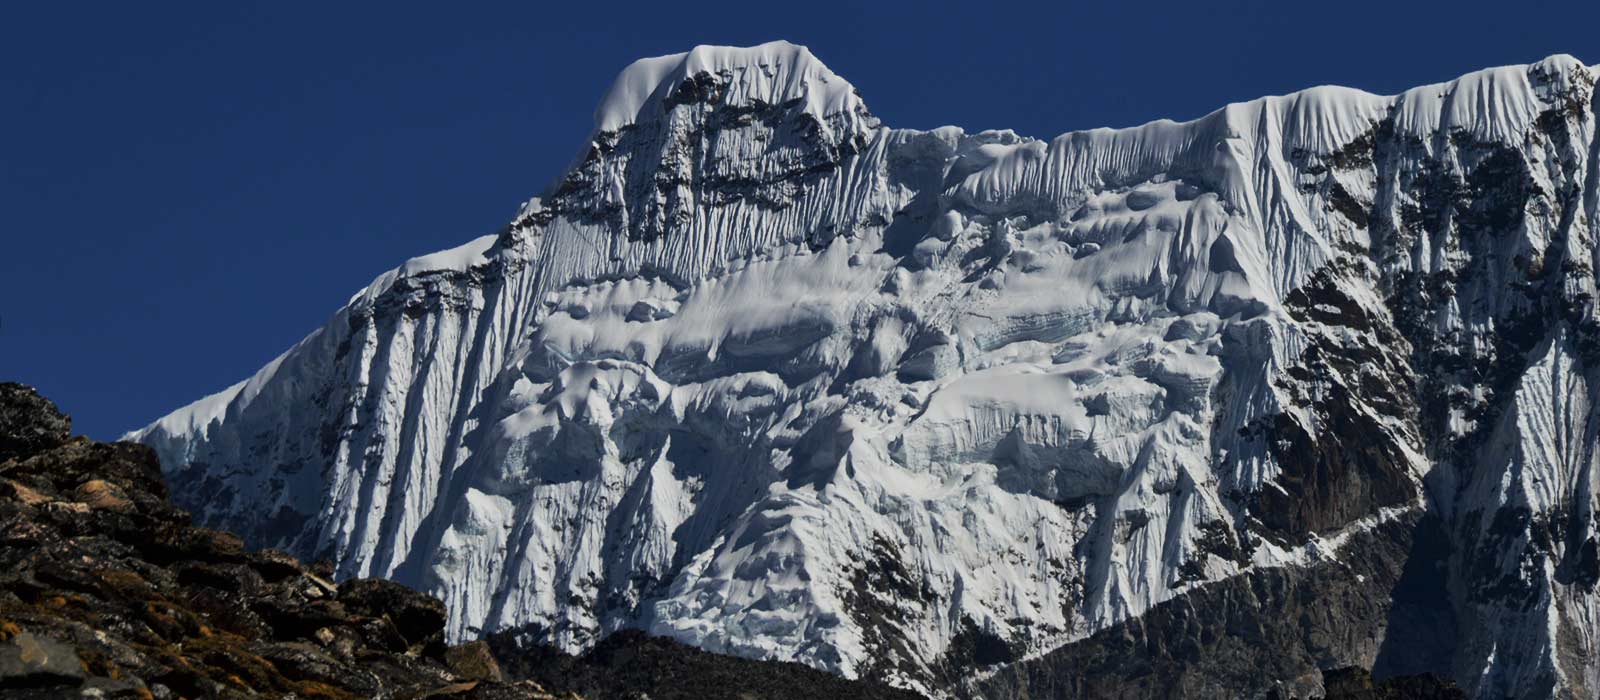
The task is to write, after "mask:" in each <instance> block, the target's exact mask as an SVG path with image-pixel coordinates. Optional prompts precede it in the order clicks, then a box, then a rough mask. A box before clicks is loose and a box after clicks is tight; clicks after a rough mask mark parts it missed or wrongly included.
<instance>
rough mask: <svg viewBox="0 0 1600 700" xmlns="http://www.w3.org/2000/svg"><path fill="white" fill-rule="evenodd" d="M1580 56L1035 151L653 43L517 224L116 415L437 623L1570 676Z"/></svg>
mask: <svg viewBox="0 0 1600 700" xmlns="http://www.w3.org/2000/svg"><path fill="white" fill-rule="evenodd" d="M1597 73H1600V71H1597V70H1596V69H1591V68H1587V67H1585V66H1584V65H1583V64H1581V63H1579V62H1578V61H1577V60H1575V59H1573V58H1571V57H1567V56H1556V57H1551V58H1548V59H1545V60H1544V61H1541V62H1539V63H1536V64H1532V65H1528V66H1514V67H1507V68H1497V69H1492V70H1487V71H1482V72H1478V73H1473V74H1470V75H1467V76H1464V77H1462V78H1460V79H1458V80H1455V81H1452V82H1449V83H1443V84H1439V85H1432V86H1427V87H1421V88H1417V89H1414V90H1410V91H1408V92H1406V93H1404V94H1401V95H1398V96H1390V97H1383V96H1376V95H1370V94H1366V93H1363V92H1360V91H1356V90H1350V89H1343V88H1332V87H1321V88H1314V89H1311V90H1307V91H1304V92H1300V93H1296V94H1293V95H1288V96H1283V97H1269V98H1263V99H1260V100H1256V101H1253V102H1248V103H1242V104H1234V105H1229V106H1228V107H1225V108H1223V109H1221V110H1219V111H1217V112H1214V113H1212V114H1210V115H1208V116H1206V117H1203V118H1201V119H1198V120H1195V121H1192V122H1187V123H1174V122H1166V121H1163V122H1155V123H1151V124H1147V125H1145V126H1141V127H1137V128H1132V129H1121V130H1109V129H1097V130H1093V131H1086V132H1073V133H1068V134H1064V135H1062V136H1059V137H1056V138H1055V139H1052V140H1050V141H1039V140H1035V139H1031V138H1027V137H1023V136H1019V135H1017V134H1015V133H1012V132H1010V131H985V132H981V133H976V134H968V133H964V132H963V131H961V130H959V129H956V128H953V127H945V128H941V129H935V130H932V131H915V130H903V129H893V128H890V127H887V126H884V125H882V124H880V123H879V121H878V120H877V119H876V118H874V117H873V116H872V114H871V113H870V112H869V111H868V110H867V108H866V106H865V103H864V102H863V101H862V100H861V98H860V97H859V96H858V95H857V93H856V91H855V90H854V88H853V87H851V85H850V84H849V83H847V82H846V81H844V80H843V79H842V78H840V77H839V76H837V75H834V74H833V73H832V72H831V71H829V70H828V69H827V68H826V67H824V66H823V65H822V64H821V63H820V62H819V61H818V60H816V59H815V58H814V57H813V56H812V55H811V54H810V52H809V51H807V50H806V49H804V48H800V47H796V46H793V45H790V44H786V43H781V42H780V43H774V44H766V45H763V46H758V47H754V48H747V49H732V48H712V47H701V48H697V49H695V50H693V51H690V52H688V53H685V54H679V55H675V56H667V57H663V58H656V59H647V60H643V61H639V62H638V63H635V64H633V65H632V66H630V67H628V68H627V69H626V70H624V71H623V73H622V74H621V76H619V77H618V79H617V81H616V84H615V85H614V86H613V87H612V89H611V91H610V92H609V93H608V95H607V97H606V98H605V100H604V102H603V103H602V105H601V107H600V108H599V110H598V111H597V112H596V119H595V121H596V128H595V131H594V134H593V136H592V138H591V141H590V143H589V144H588V146H587V147H586V148H585V150H584V151H583V153H582V155H581V156H580V157H579V158H578V159H577V160H576V161H575V163H574V164H573V165H572V166H571V168H570V169H569V170H568V171H567V172H566V173H565V174H564V175H563V176H562V177H561V178H560V179H559V181H558V182H557V183H556V184H554V185H553V186H551V187H550V188H549V189H548V190H547V191H546V192H545V193H544V194H543V195H542V196H540V197H538V198H535V199H533V200H531V201H529V202H528V203H527V204H525V205H524V206H523V207H522V208H521V210H520V211H519V212H518V214H517V216H516V217H515V219H514V220H513V221H512V222H511V223H510V224H509V225H508V226H507V227H506V228H505V229H504V230H502V231H501V232H500V233H498V234H496V235H492V236H487V237H484V238H481V239H478V240H477V241H474V242H472V243H469V244H467V245H465V246H463V247H461V248H457V249H454V250H450V251H445V252H441V253H436V254H433V255H429V256H425V257H421V258H416V259H414V260H411V261H409V262H407V263H406V264H404V265H403V266H401V267H400V268H398V269H396V270H394V271H392V272H390V273H388V274H385V275H383V276H381V277H380V278H378V279H377V280H375V281H374V282H373V283H372V284H371V285H370V286H368V287H367V288H366V289H364V290H362V291H361V292H359V293H357V294H356V295H355V296H354V297H353V298H352V299H351V300H350V301H349V302H348V303H347V304H346V305H345V306H344V307H343V308H342V309H340V310H339V312H338V313H337V314H335V315H334V317H333V318H332V319H331V320H330V321H329V322H328V323H327V324H326V325H324V326H323V327H322V328H320V329H318V330H316V331H314V332H313V333H312V334H311V335H309V336H308V337H307V338H306V339H305V340H303V341H301V342H300V343H299V344H298V345H296V346H295V347H294V348H291V349H290V350H289V351H288V352H286V353H284V354H283V355H282V356H280V357H279V358H278V359H277V360H275V361H273V362H272V363H271V364H269V365H268V366H267V367H265V368H263V369H262V370H261V371H260V372H258V373H257V374H256V375H255V376H253V377H251V378H250V379H248V380H246V381H244V382H242V383H240V384H238V385H235V386H233V387H231V388H229V389H227V390H225V391H223V392H222V393H219V394H217V395H214V396H211V397H209V398H206V399H202V400H200V401H198V402H196V403H194V404H191V405H190V406H188V407H185V408H183V409H181V410H179V411H177V412H175V413H173V414H171V415H169V416H167V417H165V418H162V419H161V420H159V421H157V422H156V423H154V424H152V425H150V426H149V427H147V428H144V429H143V430H140V431H137V432H135V433H132V434H130V435H129V436H128V438H129V439H132V440H137V441H140V442H143V443H146V444H148V445H150V446H152V447H154V448H155V449H156V450H157V451H158V452H159V454H160V455H161V458H162V462H163V464H164V465H165V468H166V470H167V471H166V478H167V480H168V481H169V483H170V484H171V485H172V488H173V492H174V494H176V498H177V500H178V502H179V503H180V504H181V505H183V506H184V507H186V508H189V509H190V510H192V511H194V512H195V513H196V514H197V516H198V517H199V518H200V519H201V520H202V521H204V522H205V523H207V524H208V525H211V526H215V527H223V528H227V529H231V530H234V531H237V532H239V533H241V534H242V535H243V536H244V538H245V540H246V541H247V542H249V543H250V544H251V545H252V546H258V547H279V548H284V549H287V550H289V551H292V552H294V553H297V554H300V555H302V556H307V557H326V558H328V559H330V560H332V561H334V562H335V563H336V565H337V571H338V575H339V576H340V577H341V578H350V577H367V576H378V577H385V578H390V579H394V580H396V581H399V582H402V583H405V584H408V585H411V586H414V587H418V588H421V589H423V590H426V591H429V592H432V593H435V594H437V595H439V596H440V597H441V598H442V599H443V600H444V601H445V603H446V605H447V606H448V609H449V627H448V630H449V634H450V636H451V638H452V639H466V638H474V637H478V636H481V635H485V634H489V633H492V632H496V631H502V630H515V631H516V632H517V633H518V634H520V635H522V636H523V637H525V638H527V639H529V640H532V641H536V642H541V643H550V644H554V645H557V646H559V647H561V648H564V649H567V650H569V651H574V652H576V651H581V650H585V649H588V648H591V647H593V646H594V645H596V644H597V643H598V642H599V641H600V640H601V639H602V638H604V637H606V636H607V635H608V634H610V633H612V632H615V631H618V630H621V629H626V628H639V629H643V630H645V631H647V632H649V633H652V634H655V635H661V636H666V637H671V638H674V639H676V640H679V641H682V642H685V643H688V644H690V645H693V646H697V647H700V648H703V649H706V650H710V651H716V652H724V653H731V654H735V655H740V656H748V657H757V658H778V659H785V660H795V661H799V662H802V663H805V664H808V665H811V666H814V667H817V668H822V669H826V670H829V671H832V672H835V673H839V674H843V675H845V676H849V677H865V678H876V679H886V680H889V681H892V682H894V683H896V684H898V685H901V686H904V687H909V688H913V689H916V690H919V691H923V692H927V693H931V694H935V695H982V696H986V697H1007V696H1013V695H1015V696H1033V697H1040V696H1048V695H1051V694H1059V695H1069V696H1070V695H1090V696H1109V695H1117V694H1122V695H1126V696H1130V697H1142V696H1148V695H1150V694H1156V693H1160V694H1187V695H1194V696H1217V695H1220V696H1239V695H1252V694H1267V693H1279V694H1287V695H1295V696H1306V695H1314V694H1318V693H1321V692H1322V690H1323V688H1324V686H1325V681H1324V677H1323V674H1322V673H1321V671H1322V670H1324V669H1334V668H1339V667H1345V666H1360V667H1363V668H1371V669H1373V670H1374V672H1375V673H1376V674H1377V675H1379V676H1385V675H1409V674H1420V673H1431V674H1435V675H1438V676H1443V677H1447V678H1450V679H1453V680H1454V681H1455V682H1456V683H1457V684H1459V685H1460V686H1461V687H1462V688H1464V689H1465V690H1467V691H1468V692H1469V693H1470V694H1471V695H1473V696H1475V697H1485V698H1488V697H1502V696H1508V695H1511V696H1548V695H1555V696H1561V697H1593V696H1594V695H1595V693H1597V692H1600V661H1597V659H1600V648H1597V646H1600V639H1597V634H1600V599H1597V597H1596V592H1595V585H1596V582H1597V580H1600V554H1597V550H1600V546H1597V540H1596V537H1597V535H1596V528H1597V525H1600V522H1597V518H1600V516H1597V515H1596V506H1595V503H1594V495H1595V493H1596V489H1597V483H1596V481H1597V476H1596V474H1595V471H1596V470H1595V466H1596V461H1597V454H1596V450H1597V446H1600V435H1597V430H1600V410H1597V408H1596V407H1597V406H1600V394H1597V392H1600V374H1597V372H1600V323H1597V321H1596V314H1595V303H1594V301H1595V298H1594V294H1595V276H1594V270H1595V268H1596V264H1597V262H1600V261H1597V255H1600V252H1597V246H1596V235H1597V233H1600V231H1597V223H1596V222H1597V218H1596V217H1597V216H1600V171H1597V168H1596V163H1597V160H1600V139H1597V137H1596V122H1595V117H1596V112H1597V108H1596V99H1595V92H1594V83H1595V77H1596V75H1597Z"/></svg>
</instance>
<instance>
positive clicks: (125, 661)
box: [0, 383, 915, 700]
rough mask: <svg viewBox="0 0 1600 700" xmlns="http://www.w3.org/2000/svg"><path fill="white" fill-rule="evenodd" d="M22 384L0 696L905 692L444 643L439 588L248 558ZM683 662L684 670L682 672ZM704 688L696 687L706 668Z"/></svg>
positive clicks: (760, 669)
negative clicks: (511, 664)
mask: <svg viewBox="0 0 1600 700" xmlns="http://www.w3.org/2000/svg"><path fill="white" fill-rule="evenodd" d="M70 426H71V422H70V420H68V419H67V417H66V416H64V415H62V414H61V413H60V412H59V411H57V410H56V408H55V406H54V405H52V404H51V403H50V402H49V401H47V400H45V399H43V398H41V397H40V396H39V395H38V394H37V393H35V392H34V391H33V390H32V389H29V388H27V387H24V386H21V385H17V384H5V383H0V697H5V698H78V697H83V698H258V697H263V698H301V699H313V698H316V699H327V700H334V699H339V698H395V699H397V700H398V699H404V698H416V699H419V700H420V699H421V698H438V699H440V700H443V699H446V698H460V699H462V700H467V699H479V700H501V699H504V700H534V699H541V698H542V699H553V698H576V697H580V694H581V697H590V698H635V697H653V698H670V697H684V698H687V697H699V698H739V697H746V696H747V695H748V694H749V693H750V692H757V693H758V694H759V695H760V696H761V697H768V698H804V697H814V696H815V695H814V693H815V692H818V691H819V690H820V691H822V692H826V693H827V694H828V696H829V697H840V698H885V699H888V698H912V697H915V696H912V695H909V694H906V693H904V692H902V691H894V690H891V689H888V688H882V687H875V686H870V685H865V684H861V683H855V682H851V681H846V680H844V679H841V678H838V677H836V676H831V675H829V674H825V673H822V672H820V671H816V670H813V669H810V668H806V667H803V666H799V665H795V664H787V665H785V664H763V663H759V662H753V661H746V660H742V659H725V658H721V657H715V656H714V655H712V654H707V653H705V652H701V651H697V650H692V649H689V648H687V647H683V646H681V645H677V644H675V643H671V642H667V641H665V640H649V639H640V638H633V639H619V640H618V641H617V642H616V643H613V644H612V645H611V646H610V647H609V648H608V650H607V653H608V654H610V655H613V656H614V655H616V654H619V653H621V654H627V653H633V652H631V651H630V650H632V649H635V648H639V649H645V650H647V651H645V652H638V653H640V654H646V655H648V658H650V659H652V663H651V664H650V666H649V668H650V670H651V673H649V674H637V673H636V674H633V675H632V676H630V677H626V678H622V677H619V678H616V679H610V678H606V677H603V676H602V674H601V673H600V672H599V671H598V670H597V669H600V668H606V664H607V663H608V662H607V661H606V660H605V659H598V658H597V659H594V660H590V659H586V658H574V657H569V656H566V655H564V654H562V653H560V652H558V651H555V650H551V649H539V648H520V647H513V648H514V649H515V650H516V652H517V654H518V658H517V660H516V670H517V671H518V673H519V674H529V675H533V676H537V677H538V678H539V679H540V680H541V681H542V682H543V683H542V684H541V683H539V682H534V681H531V680H523V681H512V680H509V679H508V678H507V674H506V673H504V672H503V671H502V667H501V664H500V663H499V661H498V660H497V659H496V657H495V655H494V654H493V653H492V652H491V649H490V646H489V644H488V643H486V642H482V641H479V642H473V643H468V644H465V645H459V646H450V645H447V644H446V643H445V641H444V628H445V607H444V605H443V604H442V603H440V602H439V600H438V599H436V598H433V597H431V596H428V595H425V594H422V593H418V592H415V591H412V590H410V589H407V588H405V587H403V586H400V585H399V584H395V583H391V582H388V581H382V580H376V579H357V580H348V581H344V582H341V583H337V584H335V583H333V582H331V580H330V577H331V576H332V571H331V570H318V569H317V567H307V566H305V565H303V564H301V563H300V562H299V561H297V560H296V559H294V558H293V557H290V556H289V555H287V554H283V553H281V552H275V551H270V550H268V551H249V550H247V549H246V548H245V547H244V546H243V543H242V542H241V541H240V539H239V538H238V537H237V536H235V535H232V534H229V533H226V532H221V531H217V530H210V529H205V528H199V527H194V526H192V525H190V522H189V521H190V518H189V514H188V513H186V512H185V511H183V510H181V509H179V508H177V507H176V506H173V505H172V504H170V503H169V502H168V501H167V490H166V488H165V487H164V486H163V485H162V482H161V473H160V468H159V465H157V463H156V461H155V454H154V452H152V451H151V450H150V449H149V448H147V447H145V446H143V445H136V444H129V443H116V444H106V443H100V442H94V441H91V440H88V439H85V438H81V437H78V438H73V437H69V429H70ZM689 670H693V673H690V672H689ZM702 676H703V677H705V678H707V679H711V680H714V681H715V682H714V683H707V682H704V681H703V680H702V679H701V677H702Z"/></svg>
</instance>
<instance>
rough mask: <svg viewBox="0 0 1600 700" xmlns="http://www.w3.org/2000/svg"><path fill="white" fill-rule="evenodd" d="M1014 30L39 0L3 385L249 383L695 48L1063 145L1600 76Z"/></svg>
mask: <svg viewBox="0 0 1600 700" xmlns="http://www.w3.org/2000/svg"><path fill="white" fill-rule="evenodd" d="M24 5H26V6H27V7H26V8H24V7H23V6H24ZM987 5H989V4H988V3H978V2H971V3H963V4H960V5H953V4H952V5H942V4H937V3H906V4H900V3H890V2H871V3H861V4H860V5H858V6H857V5H851V4H838V5H835V4H828V3H823V2H810V1H803V2H764V1H756V0H751V1H748V2H743V3H729V4H726V5H723V6H721V7H714V6H713V5H710V4H705V3H699V4H692V3H676V2H673V3H668V2H653V3H646V4H641V5H628V4H624V3H618V2H614V1H609V0H608V1H603V2H564V3H531V2H530V3H514V4H513V3H506V4H503V5H494V6H492V7H491V6H489V5H488V4H486V3H411V2H399V3H390V4H386V5H378V4H372V5H368V6H365V7H360V8H358V7H355V6H353V5H347V4H345V3H314V4H310V3H308V4H299V3H271V4H265V3H264V4H260V5H253V4H250V3H242V2H241V3H234V2H205V3H193V4H183V3H175V2H163V3H111V2H106V3H77V2H58V3H12V4H10V5H8V6H7V7H6V8H5V9H4V10H0V66H4V68H3V69H0V90H3V97H0V100H3V102H0V104H3V105H4V107H3V108H0V216H3V217H4V218H3V220H0V221H3V223H0V379H12V380H20V381H24V382H28V383H31V384H34V385H36V386H38V387H40V388H41V389H42V390H43V391H44V392H45V393H46V394H47V395H49V396H51V397H53V398H54V399H55V400H56V401H57V402H58V403H60V404H61V405H62V406H63V408H65V409H66V410H68V411H69V412H71V413H73V414H74V415H75V416H76V419H77V428H78V430H79V431H80V432H83V433H86V434H89V435H91V436H94V437H99V438H108V437H114V436H115V435H117V434H119V433H120V432H121V431H122V430H124V429H128V428H133V427H137V426H139V425H142V424H144V423H145V422H148V421H149V420H151V419H153V418H156V417H158V416H159V415H161V414H163V413H165V412H166V411H168V410H170V409H173V408H176V407H178V406H180V405H182V404H184V403H187V402H188V401H191V400H193V399H196V398H199V397H200V396H202V395H204V394H207V393H210V392H213V391H216V390H219V389H221V388H223V387H225V386H227V385H229V384H232V383H233V382H235V381H238V380H240V379H242V378H244V377H246V376H248V375H249V374H250V373H251V372H253V371H255V369H256V368H258V367H259V366H261V365H262V364H264V363H266V362H267V361H268V360H270V359H272V357H274V356H276V355H277V354H278V353H279V352H281V351H282V350H284V349H285V348H287V347H288V346H289V345H291V344H292V343H294V342H295V341H297V340H298V339H300V338H301V337H302V336H303V335H305V334H306V333H307V332H309V331H310V330H312V329H313V328H315V327H317V326H318V325H320V324H321V323H323V322H324V321H325V320H326V319H327V318H328V316H329V315H330V314H331V313H332V312H333V311H334V310H335V309H336V308H337V307H338V306H339V305H340V304H341V303H343V302H344V300H345V299H346V298H348V296H349V295H350V294H351V293H352V292H354V291H355V290H356V289H358V288H360V287H361V286H363V285H365V284H366V283H367V282H368V281H370V280H371V278H372V277H373V276H375V275H377V274H378V273H380V272H382V271H383V270H385V269H388V268H390V267H392V266H394V265H396V264H398V263H400V262H401V261H403V260H405V259H406V258H408V257H412V256H415V255H420V254H423V253H427V252H431V251H434V250H437V249H441V248H447V247H451V246H454V245H457V244H459V243H462V242H465V241H466V240H468V239H470V238H473V237H475V236H479V235H482V234H484V233H488V232H490V231H492V230H494V229H495V228H497V227H498V226H499V225H501V224H502V223H504V222H505V221H506V220H507V219H508V218H509V217H510V216H511V214H512V212H513V210H514V208H515V207H516V205H517V204H518V203H520V202H521V201H522V200H524V199H525V198H527V197H528V196H530V195H532V194H534V193H536V192H537V191H538V190H539V189H541V188H542V187H543V186H544V185H545V184H546V183H548V182H549V181H550V180H552V179H553V178H555V177H556V176H557V175H558V174H559V170H560V169H561V168H562V167H563V166H564V165H565V164H566V163H567V161H568V160H569V159H570V158H571V157H572V156H573V155H575V154H576V153H577V152H578V150H579V148H580V146H581V145H582V142H583V139H584V137H585V136H586V135H587V132H588V129H589V126H590V119H591V114H592V111H593V108H594V106H595V103H596V101H597V100H598V99H599V97H600V95H601V94H602V93H603V92H604V91H605V89H606V87H607V85H608V84H609V82H610V80H611V78H612V77H614V76H615V74H616V72H617V71H618V70H620V69H621V68H622V67H623V66H625V65H626V64H628V63H629V62H630V61H632V60H633V59H635V58H639V57H643V56H652V55H659V54H664V53H674V52H678V51H683V50H686V49H688V48H689V47H691V46H693V45H695V44H701V43H715V44H736V45H748V44H755V43H760V42H762V41H767V40H770V39H775V38H786V39H789V40H791V41H795V42H797V43H802V44H806V45H808V46H810V47H811V48H812V50H813V51H814V52H815V53H816V54H817V55H818V56H819V57H820V58H821V59H822V60H823V61H824V62H826V63H827V64H828V65H829V66H830V67H832V68H833V69H834V71H835V72H837V73H839V74H840V75H843V76H845V77H846V78H847V79H849V80H850V81H851V82H852V83H854V84H855V85H856V86H857V88H859V89H860V90H861V92H862V94H863V95H864V96H865V98H866V100H867V104H868V105H869V106H870V107H871V108H872V110H873V111H874V112H875V113H876V114H877V115H878V116H879V117H881V118H882V119H883V120H884V121H885V123H887V124H889V125H892V126H904V127H934V126H940V125H943V124H955V125H958V126H961V127H965V128H968V129H985V128H1012V129H1015V130H1017V131H1018V132H1020V133H1024V134H1028V135H1033V136H1040V137H1050V136H1054V135H1056V134H1058V133H1060V132H1063V131H1068V130H1072V129H1082V128H1090V127H1096V126H1127V125H1133V124H1138V123H1142V122H1145V121H1149V120H1151V119H1156V118H1162V117H1170V118H1176V119H1188V118H1193V117H1197V116H1200V115H1202V114H1204V113H1206V112H1209V111H1211V110H1212V109H1215V108H1217V107H1220V106H1221V105H1223V104H1225V103H1227V102H1230V101H1237V100H1242V99H1249V98H1253V97H1257V96H1260V95H1264V94H1275V93H1284V92H1289V91H1293V90H1296V89H1299V88H1303V87H1308V86H1312V85H1317V84H1325V83H1337V84H1343V85H1352V86H1355V87H1360V88H1364V89H1367V90H1370V91H1373V92H1381V93H1389V92H1396V91H1399V90H1401V89H1404V88H1407V87H1411V86H1414V85H1418V84H1423V83H1429V82H1437V81H1441V80H1446V79H1449V78H1452V77H1455V76H1456V75H1458V74H1460V73H1464V72H1467V71H1469V70H1473V69H1476V68H1480V67H1486V66H1491V65H1501V64H1507V63H1525V62H1529V61H1533V60H1537V59H1539V58H1542V57H1544V56H1546V55H1548V54H1552V53H1572V54H1575V55H1577V56H1578V57H1579V58H1581V59H1583V60H1585V61H1587V62H1590V63H1595V62H1600V3H1596V2H1573V3H1548V4H1546V3H1539V2H1521V3H1511V2H1503V3H1493V4H1481V5H1480V4H1475V3H1471V2H1462V3H1429V4H1427V5H1423V4H1420V3H1409V2H1402V1H1397V0H1390V1H1387V2H1335V3H1327V2H1324V3H1277V2H1275V3H1259V4H1252V3H1232V2H1223V1H1219V0H1211V1H1208V2H1191V3H1182V4H1163V3H1155V2H1143V3H1136V4H1135V3H1109V2H1107V3H1081V2H1056V3H1038V4H1037V5H1035V4H1024V5H1018V6H1014V7H1012V8H1010V9H984V8H985V7H986V6H987ZM1499 7H1504V8H1515V9H1499Z"/></svg>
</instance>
